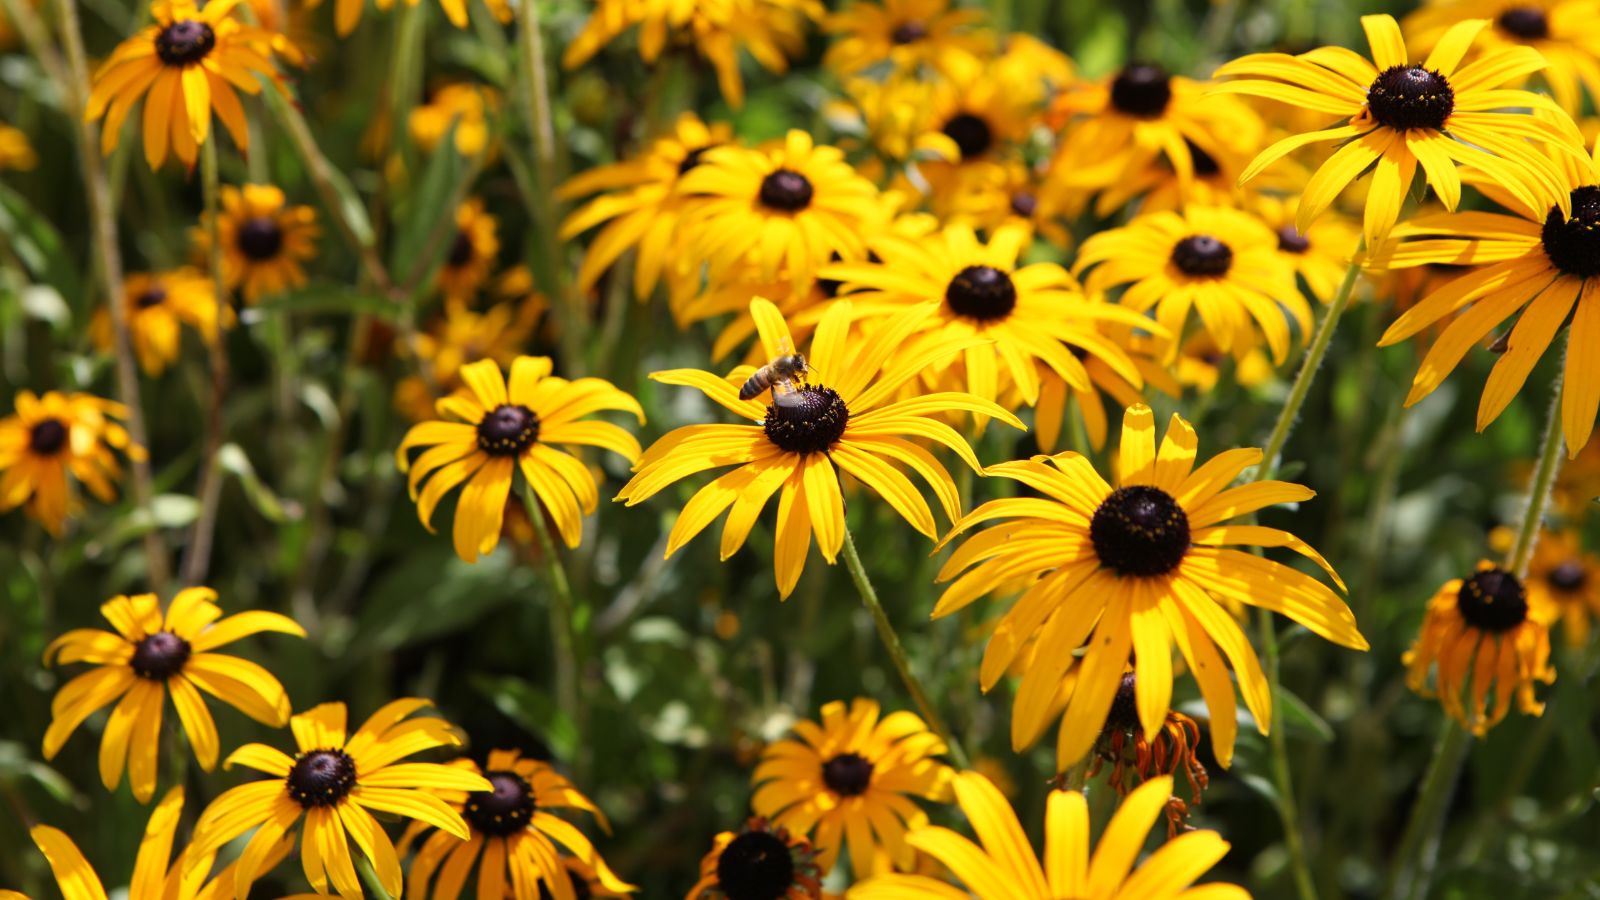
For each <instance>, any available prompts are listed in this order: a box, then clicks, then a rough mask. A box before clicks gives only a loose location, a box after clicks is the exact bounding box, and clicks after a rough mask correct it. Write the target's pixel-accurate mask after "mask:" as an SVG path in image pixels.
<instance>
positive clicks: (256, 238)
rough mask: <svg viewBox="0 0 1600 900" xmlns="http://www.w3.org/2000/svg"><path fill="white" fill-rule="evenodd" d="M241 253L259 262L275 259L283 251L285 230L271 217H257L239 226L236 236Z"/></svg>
mask: <svg viewBox="0 0 1600 900" xmlns="http://www.w3.org/2000/svg"><path fill="white" fill-rule="evenodd" d="M234 243H235V244H236V245H237V246H238V247H239V252H240V253H243V254H244V255H245V256H248V257H250V258H251V259H253V260H256V261H257V262H264V261H266V260H269V259H275V258H276V257H277V255H278V251H279V250H282V249H283V229H282V228H279V227H278V222H277V220H276V219H273V218H271V217H269V216H255V217H253V218H250V219H246V220H245V221H244V222H243V223H241V224H240V225H239V230H238V232H237V233H236V234H235V235H234Z"/></svg>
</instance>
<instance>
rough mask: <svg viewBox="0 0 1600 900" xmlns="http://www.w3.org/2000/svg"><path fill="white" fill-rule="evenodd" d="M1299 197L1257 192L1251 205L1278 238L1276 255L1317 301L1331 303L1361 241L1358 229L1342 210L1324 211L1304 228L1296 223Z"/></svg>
mask: <svg viewBox="0 0 1600 900" xmlns="http://www.w3.org/2000/svg"><path fill="white" fill-rule="evenodd" d="M1299 206H1300V201H1299V198H1298V197H1293V198H1282V197H1274V196H1270V195H1267V194H1257V195H1256V196H1255V198H1254V200H1253V201H1252V203H1251V209H1252V210H1253V211H1254V212H1255V213H1256V215H1258V216H1260V217H1261V220H1262V221H1263V222H1265V223H1266V225H1267V227H1268V228H1271V229H1272V230H1273V232H1274V233H1275V234H1276V235H1277V238H1278V255H1279V256H1280V257H1281V258H1282V259H1283V260H1284V261H1285V262H1287V263H1288V264H1289V265H1290V267H1291V268H1293V269H1294V272H1295V274H1296V275H1298V276H1300V278H1301V280H1303V281H1304V282H1305V285H1306V288H1307V289H1308V290H1309V291H1310V293H1311V296H1312V297H1314V298H1316V300H1317V302H1318V303H1331V302H1332V301H1333V295H1334V294H1335V293H1336V292H1337V291H1338V290H1339V284H1340V282H1342V281H1343V280H1344V274H1345V271H1346V270H1348V269H1349V267H1350V257H1351V256H1353V255H1354V254H1355V252H1356V248H1357V247H1358V246H1359V245H1360V243H1361V229H1359V228H1357V227H1356V225H1355V223H1354V222H1352V221H1350V220H1348V219H1347V218H1346V217H1345V216H1344V214H1343V213H1340V212H1337V211H1336V212H1333V213H1329V214H1325V215H1323V216H1322V217H1321V218H1319V219H1317V221H1315V222H1313V223H1311V225H1310V226H1309V227H1308V228H1307V229H1306V231H1305V232H1303V233H1302V232H1301V231H1300V230H1299V229H1298V228H1296V227H1295V211H1296V210H1297V209H1298V208H1299Z"/></svg>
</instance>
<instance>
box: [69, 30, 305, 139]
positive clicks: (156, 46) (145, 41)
mask: <svg viewBox="0 0 1600 900" xmlns="http://www.w3.org/2000/svg"><path fill="white" fill-rule="evenodd" d="M239 3H240V0H212V2H210V3H207V4H206V6H205V8H204V9H201V8H199V7H198V6H197V5H196V4H195V2H194V0H154V2H152V3H151V4H150V14H151V16H152V17H153V18H154V19H155V24H153V25H149V26H146V27H145V28H143V29H141V30H140V31H139V33H138V34H136V35H134V36H133V37H130V38H128V39H127V40H125V41H123V42H122V43H121V44H119V45H117V49H116V50H114V51H112V54H111V57H110V58H109V59H107V60H106V61H105V62H104V63H103V64H102V65H101V66H100V68H99V70H98V71H96V72H95V76H94V85H93V87H92V88H91V89H90V93H89V106H88V109H87V110H85V112H84V115H85V118H87V119H90V120H94V119H99V118H100V117H102V116H104V117H105V122H103V123H102V124H101V130H100V150H101V152H102V153H105V154H106V155H110V153H111V151H112V150H115V149H116V147H117V140H118V136H119V135H120V134H121V133H122V124H123V122H124V121H125V120H126V119H127V118H128V113H129V112H130V111H131V110H132V109H133V104H134V103H136V102H137V101H138V100H139V98H140V97H141V96H144V95H145V94H146V93H147V92H148V94H149V96H148V97H145V101H144V122H143V124H142V126H141V127H142V129H143V131H144V158H145V160H146V161H147V162H148V163H149V164H150V167H151V168H152V169H158V168H160V167H161V164H162V163H163V162H165V161H166V158H167V149H168V148H169V147H170V148H171V150H172V152H173V153H174V154H175V155H176V156H177V157H178V159H180V160H182V161H183V164H184V165H186V166H188V167H190V168H193V167H194V163H195V160H196V159H197V158H198V154H199V148H200V145H201V144H204V143H205V142H206V139H207V137H208V136H209V135H210V131H211V112H212V110H215V111H216V113H217V116H218V118H220V119H222V124H223V125H224V126H225V127H227V129H228V134H229V135H230V136H232V137H233V142H234V144H235V145H237V146H238V147H239V149H240V150H246V149H248V148H249V146H250V132H249V128H248V126H247V125H246V124H245V114H244V106H243V105H241V104H240V103H239V95H238V94H236V93H234V91H235V90H240V91H244V92H245V93H247V94H257V93H260V92H261V83H260V82H259V81H257V80H256V77H257V76H258V75H259V76H262V77H265V78H268V79H272V80H276V79H277V78H278V74H277V70H276V69H275V68H273V64H272V61H271V60H272V55H273V53H274V52H281V51H282V50H283V49H284V48H287V47H288V46H289V45H288V42H287V41H286V40H284V39H283V38H282V37H281V36H278V35H273V34H269V33H268V32H266V31H263V30H261V29H260V28H257V27H255V26H253V25H245V24H243V23H242V22H239V21H238V20H237V19H234V18H232V17H231V14H232V12H233V10H234V7H236V6H238V5H239Z"/></svg>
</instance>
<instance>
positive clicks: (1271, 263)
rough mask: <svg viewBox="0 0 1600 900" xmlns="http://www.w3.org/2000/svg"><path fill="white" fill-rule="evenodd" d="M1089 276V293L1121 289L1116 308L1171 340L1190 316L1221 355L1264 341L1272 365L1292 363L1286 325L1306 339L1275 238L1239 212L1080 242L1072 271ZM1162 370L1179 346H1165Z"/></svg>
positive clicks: (1302, 307) (1164, 215)
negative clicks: (1146, 316)
mask: <svg viewBox="0 0 1600 900" xmlns="http://www.w3.org/2000/svg"><path fill="white" fill-rule="evenodd" d="M1090 267H1094V271H1092V272H1090V273H1089V277H1088V279H1087V280H1086V281H1085V283H1084V284H1085V287H1087V288H1088V289H1089V291H1090V292H1091V293H1098V292H1100V291H1105V290H1109V289H1110V288H1113V287H1115V286H1117V285H1121V284H1127V285H1128V288H1127V290H1126V291H1124V292H1123V294H1122V297H1121V303H1122V304H1123V305H1124V306H1127V307H1131V308H1132V309H1134V310H1136V311H1138V312H1140V313H1145V312H1148V311H1150V310H1151V309H1154V310H1155V320H1156V321H1157V322H1159V323H1160V324H1161V326H1162V328H1164V329H1165V330H1166V331H1167V333H1168V334H1171V335H1173V336H1177V335H1181V334H1183V333H1184V324H1185V323H1186V321H1187V320H1188V318H1189V312H1190V310H1191V309H1193V310H1196V311H1197V312H1198V313H1199V314H1200V321H1201V323H1202V324H1203V325H1204V326H1205V330H1206V331H1207V332H1208V333H1209V334H1210V335H1211V337H1212V338H1213V339H1215V340H1216V342H1217V346H1218V347H1220V348H1221V349H1222V351H1223V352H1224V353H1228V352H1231V351H1232V350H1233V348H1234V347H1235V346H1238V345H1249V344H1253V343H1255V341H1256V339H1257V335H1260V336H1264V337H1265V338H1266V341H1267V346H1268V347H1270V348H1271V349H1272V356H1273V358H1274V359H1276V360H1278V361H1279V362H1282V361H1283V360H1284V359H1285V358H1286V357H1287V356H1288V354H1289V320H1290V318H1291V317H1292V319H1293V320H1294V323H1295V325H1296V326H1298V327H1299V329H1300V333H1301V334H1309V333H1310V332H1311V306H1310V304H1308V303H1306V299H1305V297H1303V296H1301V294H1300V291H1299V289H1298V288H1297V287H1296V286H1295V281H1294V268H1293V267H1292V266H1291V265H1290V264H1289V262H1288V261H1287V260H1286V259H1285V258H1283V257H1281V256H1279V255H1278V237H1277V235H1275V234H1273V232H1272V230H1271V229H1270V228H1268V227H1267V226H1266V225H1265V224H1264V223H1263V222H1262V221H1261V220H1260V219H1259V218H1257V217H1256V216H1253V215H1251V214H1249V213H1247V212H1244V211H1242V210H1237V209H1222V208H1215V207H1198V206H1196V207H1190V208H1188V209H1186V210H1184V211H1183V212H1181V213H1178V212H1155V213H1147V214H1145V215H1141V216H1139V217H1138V218H1136V219H1134V220H1133V221H1132V222H1131V223H1129V224H1128V225H1126V226H1125V227H1122V228H1113V229H1111V230H1109V231H1102V232H1100V233H1099V234H1096V235H1095V236H1093V237H1091V238H1089V239H1088V240H1086V241H1084V242H1083V248H1082V250H1081V251H1080V252H1079V253H1078V261H1077V263H1076V264H1075V266H1074V270H1075V271H1078V272H1082V271H1083V270H1084V269H1087V268H1090ZM1166 346H1167V354H1166V356H1167V360H1168V361H1171V360H1172V359H1174V358H1176V356H1177V353H1178V344H1177V342H1176V341H1172V342H1170V343H1168V344H1167V345H1166Z"/></svg>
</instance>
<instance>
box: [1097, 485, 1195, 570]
mask: <svg viewBox="0 0 1600 900" xmlns="http://www.w3.org/2000/svg"><path fill="white" fill-rule="evenodd" d="M1089 540H1090V541H1091V542H1092V543H1093V544H1094V552H1095V555H1096V556H1098V557H1100V564H1101V565H1103V566H1105V567H1106V568H1108V569H1110V570H1111V571H1113V572H1115V573H1117V574H1118V575H1144V576H1151V575H1165V574H1167V573H1168V572H1171V571H1172V570H1173V569H1176V568H1177V567H1178V563H1180V562H1182V561H1183V557H1184V554H1185V553H1187V552H1188V551H1189V516H1188V515H1187V514H1186V513H1185V512H1184V511H1183V507H1181V506H1179V505H1178V501H1176V500H1174V499H1173V498H1172V495H1171V494H1168V493H1167V492H1166V491H1163V490H1161V489H1160V488H1158V487H1152V486H1150V485H1144V484H1139V485H1132V486H1130V487H1122V488H1117V489H1116V490H1114V491H1112V492H1111V494H1110V495H1109V496H1107V497H1106V499H1105V500H1103V501H1101V503H1100V506H1099V508H1097V509H1096V510H1095V511H1094V517H1093V518H1091V519H1090V520H1089Z"/></svg>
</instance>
